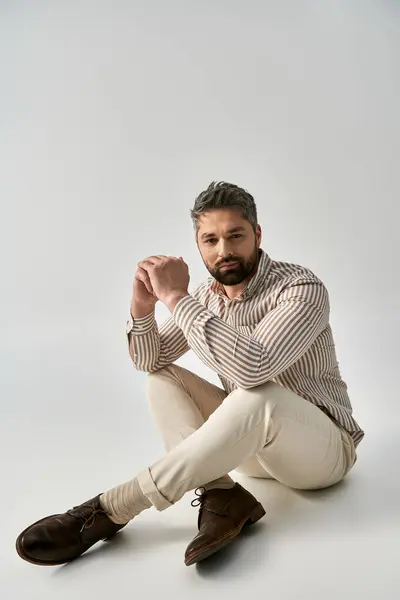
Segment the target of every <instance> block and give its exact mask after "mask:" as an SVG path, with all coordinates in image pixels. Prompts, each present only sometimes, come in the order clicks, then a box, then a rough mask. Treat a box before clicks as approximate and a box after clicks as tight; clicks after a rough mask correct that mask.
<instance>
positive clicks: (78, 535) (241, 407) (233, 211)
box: [16, 182, 364, 565]
mask: <svg viewBox="0 0 400 600" xmlns="http://www.w3.org/2000/svg"><path fill="white" fill-rule="evenodd" d="M191 216H192V219H193V223H194V227H195V233H196V242H197V246H198V249H199V251H200V254H201V257H202V259H203V262H204V264H205V266H206V268H207V269H208V271H209V273H210V274H211V277H209V278H208V279H207V280H206V281H205V282H203V283H202V284H200V285H199V286H198V287H197V288H196V289H195V290H194V292H193V293H192V294H189V292H188V286H189V271H188V266H187V265H186V263H185V262H184V261H183V259H182V258H181V257H180V258H176V257H170V256H150V257H148V258H147V259H146V260H143V261H141V262H140V263H138V266H137V270H136V273H135V278H134V285H133V297H132V303H131V317H132V318H131V319H130V320H129V321H128V328H127V334H128V343H129V353H130V356H131V359H132V361H133V363H134V365H135V367H136V369H138V370H140V371H145V372H147V373H148V377H147V388H146V390H147V396H148V401H149V403H150V408H151V412H152V414H153V416H154V419H155V421H156V424H157V425H158V427H159V429H160V431H161V435H162V438H163V441H164V445H165V448H166V454H165V456H164V457H162V458H160V460H158V461H156V462H155V463H154V464H152V465H151V466H149V467H147V468H145V469H144V470H143V471H141V472H140V473H138V475H137V477H135V478H134V479H132V480H130V481H127V482H126V483H123V484H122V485H119V486H117V487H115V488H112V489H111V490H108V491H106V492H105V493H103V494H99V495H97V496H96V497H94V498H92V499H91V500H89V501H87V502H85V503H83V504H81V505H80V506H77V507H75V508H73V509H70V510H68V511H67V512H66V513H63V514H58V515H53V516H50V517H46V518H45V519H42V520H40V521H38V522H37V523H34V524H33V525H31V526H30V527H28V528H27V529H25V531H23V532H22V533H21V534H20V535H19V537H18V539H17V543H16V547H17V551H18V554H19V555H20V556H21V557H22V558H23V559H25V560H27V561H29V562H31V563H34V564H38V565H58V564H62V563H65V562H68V561H70V560H72V559H74V558H76V557H77V556H79V555H81V554H82V553H83V552H85V551H86V550H87V549H88V548H90V547H91V546H92V545H93V544H95V543H96V542H98V541H99V540H102V539H106V538H109V537H111V536H113V535H114V534H115V533H117V531H119V530H120V529H122V528H123V527H124V526H125V525H126V524H127V523H128V522H129V521H130V520H132V519H133V518H135V517H136V516H138V515H139V514H140V513H141V512H142V511H144V510H146V509H148V508H150V507H152V506H154V507H155V508H156V509H157V510H159V511H162V510H165V509H166V508H168V507H169V506H171V505H173V504H175V503H176V502H178V500H179V499H180V498H182V496H183V495H184V494H185V493H186V492H188V491H190V490H196V494H197V495H198V499H197V500H198V504H199V506H200V511H199V516H198V529H199V532H198V534H197V535H196V537H195V538H194V539H193V541H192V542H191V543H190V544H189V546H188V548H187V550H186V554H185V563H186V564H187V565H191V564H193V563H195V562H198V561H200V560H202V559H204V558H206V557H207V556H210V555H211V554H213V553H214V552H216V551H218V550H219V549H220V548H222V547H223V546H225V545H226V544H227V543H229V542H230V541H231V540H233V539H234V538H235V537H237V536H238V535H239V534H240V532H241V530H242V529H243V527H244V526H246V525H248V524H251V523H255V522H256V521H258V520H259V519H261V518H262V517H263V516H264V514H265V511H264V509H263V507H262V505H261V504H260V503H259V502H258V501H257V499H256V498H254V496H252V495H251V494H250V493H249V492H248V491H246V490H245V489H244V488H243V487H242V486H240V485H239V484H238V483H235V482H234V481H233V480H232V479H231V477H230V476H229V473H230V472H231V471H233V470H237V471H238V472H240V473H244V474H247V475H249V476H252V477H260V478H274V479H276V480H278V481H280V482H281V483H283V484H285V485H287V486H290V487H293V488H297V489H304V490H311V489H317V488H323V487H327V486H331V485H334V484H335V483H337V482H339V481H340V480H342V479H343V477H345V475H346V474H347V473H348V472H349V471H350V469H351V468H352V466H353V465H354V463H355V461H356V458H357V456H356V448H357V446H358V444H359V443H360V441H361V439H362V438H363V435H364V433H363V431H362V430H361V428H360V427H359V425H358V424H357V422H356V421H355V420H354V418H353V416H352V406H351V403H350V400H349V397H348V394H347V387H346V384H345V383H344V381H343V379H342V378H341V374H340V371H339V367H338V362H337V359H336V352H335V346H334V341H333V337H332V330H331V327H330V324H329V298H328V292H327V290H326V288H325V286H324V284H323V283H322V281H321V280H320V279H318V277H316V276H315V275H314V274H313V273H312V272H311V271H310V270H309V269H307V268H304V267H301V266H299V265H296V264H291V263H285V262H277V261H273V260H271V258H270V257H269V256H268V255H267V254H266V252H265V251H264V250H263V249H262V248H261V228H260V226H259V224H258V223H257V211H256V205H255V203H254V199H253V197H252V196H251V195H250V194H249V193H248V192H247V191H245V190H243V189H241V188H239V187H237V186H236V185H233V184H229V183H224V182H220V183H215V182H213V183H212V184H211V185H210V186H209V187H208V188H207V190H205V191H204V192H202V193H201V194H200V195H199V196H198V198H197V199H196V202H195V205H194V208H193V210H192V211H191ZM158 300H159V301H161V302H163V303H164V304H165V305H166V306H167V307H168V308H169V310H170V311H171V316H170V317H169V319H167V321H166V322H165V323H163V324H162V325H161V327H160V329H158V326H157V324H156V322H155V318H154V307H155V304H156V302H157V301H158ZM189 349H192V350H193V351H194V352H195V354H196V355H197V356H198V357H199V358H200V359H201V360H202V361H203V362H204V363H205V364H206V365H208V366H209V367H210V368H211V369H213V370H214V371H216V372H217V373H218V376H219V378H220V380H221V382H222V385H223V388H220V387H218V386H215V385H213V384H211V383H209V382H208V381H206V380H204V379H202V378H200V377H198V376H197V375H195V374H194V373H192V372H190V371H188V370H186V369H184V368H182V367H179V366H178V365H175V364H174V363H175V361H176V360H177V359H178V358H179V357H180V356H182V355H183V354H184V353H185V352H186V351H188V350H189ZM192 504H193V503H192Z"/></svg>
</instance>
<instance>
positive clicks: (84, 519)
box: [67, 504, 107, 533]
mask: <svg viewBox="0 0 400 600" xmlns="http://www.w3.org/2000/svg"><path fill="white" fill-rule="evenodd" d="M67 512H68V513H69V514H70V515H72V516H73V517H75V518H76V519H79V520H80V521H81V523H82V527H81V529H80V533H82V531H83V530H84V529H89V527H92V525H94V524H95V522H96V518H97V516H98V515H105V514H107V513H106V512H105V511H104V510H103V509H102V508H96V506H95V505H94V504H87V505H86V506H74V508H73V509H72V510H68V511H67Z"/></svg>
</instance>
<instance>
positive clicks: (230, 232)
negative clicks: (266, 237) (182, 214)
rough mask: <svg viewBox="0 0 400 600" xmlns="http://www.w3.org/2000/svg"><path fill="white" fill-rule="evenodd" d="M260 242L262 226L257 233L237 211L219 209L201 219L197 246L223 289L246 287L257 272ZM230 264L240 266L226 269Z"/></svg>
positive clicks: (205, 214) (208, 212) (206, 213)
mask: <svg viewBox="0 0 400 600" xmlns="http://www.w3.org/2000/svg"><path fill="white" fill-rule="evenodd" d="M260 243H261V228H260V226H259V225H257V230H256V233H254V231H253V228H252V226H251V225H250V223H249V222H248V221H246V220H245V219H243V218H242V217H241V214H240V212H238V211H237V210H232V209H222V208H218V209H213V210H209V211H207V212H205V213H203V214H202V215H201V217H200V221H199V230H198V232H197V245H198V247H199V250H200V254H201V257H202V259H203V262H204V264H205V266H206V268H207V270H208V271H209V273H210V274H211V275H212V276H213V277H214V278H215V279H216V280H217V281H219V282H220V283H222V285H224V286H227V287H228V286H232V287H236V289H240V288H241V287H245V285H246V284H247V281H248V280H249V279H250V277H251V276H252V275H254V273H255V272H256V271H257V266H258V249H259V247H260ZM229 262H235V263H237V264H235V265H234V266H232V267H231V268H225V269H223V266H224V265H226V264H227V263H229Z"/></svg>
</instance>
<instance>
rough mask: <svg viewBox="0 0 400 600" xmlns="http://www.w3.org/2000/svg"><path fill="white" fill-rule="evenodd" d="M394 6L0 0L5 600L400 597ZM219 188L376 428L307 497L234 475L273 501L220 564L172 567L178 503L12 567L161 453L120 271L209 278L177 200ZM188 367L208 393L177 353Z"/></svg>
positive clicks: (194, 363)
mask: <svg viewBox="0 0 400 600" xmlns="http://www.w3.org/2000/svg"><path fill="white" fill-rule="evenodd" d="M399 12H400V5H399V3H398V2H393V1H389V0H387V1H377V2H370V1H358V2H356V1H353V2H352V1H348V2H345V1H340V0H335V1H333V0H326V1H320V2H318V1H316V0H315V1H311V0H310V1H297V2H296V1H294V0H293V1H288V0H283V1H280V2H277V1H276V2H273V1H265V2H261V1H258V2H256V1H254V0H252V1H247V2H238V1H236V0H234V1H230V2H228V1H227V0H224V1H222V0H219V1H215V2H211V1H209V0H208V1H202V2H194V1H186V2H183V1H177V0H171V1H169V2H162V1H161V0H158V1H148V2H128V1H122V0H117V1H114V2H111V1H105V0H104V1H97V2H95V1H94V0H92V1H90V0H80V1H77V0H71V1H69V2H49V1H48V2H45V1H37V2H27V1H26V2H24V1H19V2H18V1H17V2H2V3H1V4H0V50H1V52H0V55H1V58H0V65H1V76H0V77H1V78H0V85H1V94H0V202H1V219H0V236H1V237H0V244H1V246H0V250H1V252H0V264H1V279H0V285H1V311H0V327H1V346H0V353H1V354H0V358H1V363H0V364H1V367H0V368H1V373H0V375H1V377H0V386H1V387H0V394H1V396H0V402H1V433H0V444H1V447H0V451H1V482H2V493H1V495H0V498H1V500H0V501H1V509H2V510H1V514H2V521H3V526H2V535H1V543H0V553H1V563H0V564H1V566H0V571H1V596H2V598H4V599H7V600H9V599H10V600H11V599H14V598H21V597H22V596H24V597H27V598H29V599H32V600H33V599H36V598H41V599H43V598H50V597H51V598H54V597H56V598H71V597H72V595H75V597H84V595H86V597H89V598H95V597H96V598H99V599H100V598H109V597H110V595H111V594H113V593H120V594H125V593H134V594H137V593H139V592H140V593H145V594H146V595H147V596H150V597H156V596H159V595H160V594H161V593H165V590H166V589H171V591H172V590H174V593H175V595H178V596H180V595H182V596H183V595H186V594H190V596H191V597H193V596H194V597H197V596H199V597H200V596H201V597H203V596H204V593H207V594H208V595H211V596H212V597H213V595H217V594H220V593H226V592H227V591H228V590H229V591H230V593H231V595H234V596H235V597H236V594H237V597H239V595H240V596H241V595H242V594H243V590H249V589H251V590H252V591H253V592H254V593H255V592H256V591H258V592H259V593H260V594H263V595H264V594H265V593H268V595H271V594H273V595H274V597H275V598H282V599H283V598H292V597H294V595H295V597H296V598H298V599H302V598H312V597H314V595H315V597H317V596H318V597H320V595H321V594H323V595H324V597H325V598H337V594H338V593H339V592H338V588H337V587H336V586H339V587H340V588H341V592H340V594H341V597H343V598H350V597H352V596H353V595H354V594H360V595H363V596H364V597H368V598H375V597H376V595H377V594H381V596H382V598H397V597H398V586H399V584H400V579H399V574H398V570H397V568H395V554H396V552H397V554H398V551H399V549H400V547H399V542H398V539H399V535H398V534H399V532H400V531H399V530H400V527H399V525H400V519H399V514H398V505H399V484H398V474H397V472H398V451H399V443H398V435H399V430H400V427H399V408H398V396H399V393H398V382H397V374H398V370H399V366H398V365H399V351H398V334H399V317H398V314H399V277H398V273H399V271H398V261H399V253H398V217H399V210H398V206H397V202H398V197H399V191H400V189H399V187H400V186H399V179H398V162H399V133H400V132H399V118H398V106H399V87H400V86H399V75H398V74H399V56H400V55H399V46H400V43H399V29H400V20H399ZM212 180H227V181H231V182H233V183H236V184H238V185H240V186H243V187H245V188H246V189H248V190H249V191H250V192H251V193H252V194H253V196H254V197H255V200H256V203H257V208H258V216H259V223H260V225H261V227H262V231H263V238H262V247H263V248H264V249H265V251H266V252H267V253H268V254H269V255H270V256H271V257H272V258H274V259H276V260H288V261H290V262H296V263H299V264H304V265H306V266H308V267H310V268H311V269H313V270H314V271H315V272H316V273H317V275H318V276H319V277H321V278H322V279H323V280H324V281H325V283H326V285H327V287H328V289H329V292H330V297H331V310H332V312H331V323H332V327H333V331H334V335H335V340H336V344H337V351H338V357H339V362H340V367H341V370H342V374H343V376H344V378H345V380H346V381H347V383H348V386H349V392H350V396H351V399H352V401H353V406H354V414H355V416H356V418H357V419H358V420H359V422H360V424H361V425H362V426H363V427H364V428H365V430H366V438H365V440H364V441H363V442H362V444H361V445H360V447H359V460H358V464H357V465H356V468H355V469H354V472H353V473H352V475H351V477H350V478H349V481H348V482H346V484H345V485H344V486H342V487H340V486H339V488H337V489H335V490H330V491H326V492H321V493H317V494H316V495H314V496H312V495H308V494H305V493H298V492H294V491H293V490H287V489H285V488H283V486H280V484H278V483H276V482H259V481H255V480H244V481H245V483H244V485H246V486H247V487H248V489H250V490H252V491H253V492H254V493H256V494H258V496H259V497H260V499H261V500H262V501H263V503H264V504H265V506H266V507H267V518H266V519H265V520H264V521H263V525H261V524H260V528H259V531H262V534H260V535H256V534H254V535H253V534H251V535H250V534H249V535H248V536H247V538H248V539H245V540H244V541H243V544H242V545H240V546H235V547H234V548H233V549H231V550H230V552H228V553H227V555H226V556H224V557H222V558H218V559H217V560H216V562H214V563H213V564H212V565H211V566H210V565H208V566H203V567H202V568H200V569H196V568H191V569H186V567H184V565H183V553H184V550H185V547H186V544H187V543H188V542H189V541H190V539H191V538H192V537H193V535H194V534H195V533H196V531H195V522H196V518H197V514H196V510H195V509H193V508H191V507H190V502H189V501H190V499H191V498H189V497H188V498H186V497H185V499H183V500H182V502H181V503H179V505H177V506H175V507H173V508H172V509H170V510H168V511H166V512H164V513H160V514H158V513H155V512H154V513H153V511H148V512H147V513H145V514H143V515H142V516H141V517H140V519H137V521H135V522H134V523H133V524H132V526H131V527H130V528H129V529H127V530H126V532H125V533H124V535H122V534H120V536H118V538H119V539H118V540H116V541H115V543H113V544H112V545H111V544H108V545H107V544H102V545H101V546H99V547H98V548H96V549H95V550H94V551H93V552H90V553H88V554H87V555H86V556H85V557H84V558H82V559H81V560H80V561H77V562H76V563H73V564H71V565H69V566H67V567H63V568H60V569H41V568H39V567H34V566H31V565H28V564H27V563H23V562H22V561H21V560H20V559H19V557H18V556H17V555H16V553H15V551H14V540H15V538H16V536H17V535H18V533H19V532H20V530H22V529H23V528H25V527H26V526H27V525H29V524H30V523H31V522H32V521H34V520H37V519H39V518H41V517H43V516H45V515H47V514H52V513H54V512H57V511H60V512H63V511H64V510H66V509H67V508H70V506H72V505H76V504H78V503H80V502H83V501H84V500H87V499H89V498H91V497H93V496H94V495H96V494H98V493H100V492H101V491H103V490H105V489H107V488H109V487H111V486H112V485H115V484H118V483H121V482H122V481H125V480H126V479H129V478H130V477H132V476H134V475H135V473H136V472H137V470H138V469H141V468H142V467H144V466H145V465H147V464H149V463H150V462H151V461H153V460H155V459H156V458H158V457H159V456H160V453H161V452H162V446H161V443H160V440H159V439H158V436H157V433H156V432H155V430H154V428H153V425H152V423H151V420H150V416H149V414H148V410H147V406H146V401H145V396H144V381H145V376H144V374H143V373H139V372H137V371H136V370H135V369H134V367H133V365H132V363H131V362H130V358H129V354H128V347H127V341H126V337H125V322H126V320H127V318H128V314H129V304H130V299H131V290H132V281H133V274H134V271H135V269H136V264H137V262H138V261H139V260H141V259H143V258H145V257H146V256H148V255H150V254H170V255H178V256H179V255H182V256H183V257H184V259H185V261H186V262H187V263H188V264H189V267H190V275H191V281H190V289H193V288H194V286H195V285H197V283H199V282H200V281H202V280H203V279H204V278H205V277H206V276H207V275H208V272H207V271H206V269H205V267H204V265H203V263H202V260H201V258H200V256H199V254H198V250H197V247H196V245H195V240H194V235H193V231H192V223H191V220H190V215H189V210H190V208H192V206H193V202H194V199H195V196H196V195H197V194H198V193H199V192H200V191H201V190H203V189H204V188H205V187H206V186H207V185H208V184H209V183H210V181H212ZM156 314H157V319H158V321H159V322H162V320H164V319H165V318H167V317H168V316H169V311H168V309H166V307H164V306H162V305H160V304H158V305H157V312H156ZM179 363H180V364H182V365H183V366H186V367H187V368H190V369H192V370H195V371H196V372H197V373H198V374H200V375H202V376H204V377H207V378H208V379H209V380H211V381H213V382H214V383H218V378H217V376H216V374H215V373H213V372H211V371H210V370H209V369H208V368H206V367H205V366H204V365H202V364H201V362H200V361H199V360H198V359H197V357H196V356H195V355H194V354H193V353H192V352H189V353H188V354H187V355H185V356H184V357H182V359H180V360H179ZM237 479H238V480H240V478H239V477H237ZM189 496H190V495H189ZM333 563H335V565H336V566H335V567H334V566H333ZM232 583H234V589H232ZM383 584H385V586H386V588H387V589H386V591H385V592H384V593H383V595H382V586H383ZM171 586H174V587H173V588H172V587H171ZM396 586H397V587H396ZM343 590H344V591H343Z"/></svg>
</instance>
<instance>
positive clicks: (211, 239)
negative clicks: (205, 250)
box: [204, 233, 243, 244]
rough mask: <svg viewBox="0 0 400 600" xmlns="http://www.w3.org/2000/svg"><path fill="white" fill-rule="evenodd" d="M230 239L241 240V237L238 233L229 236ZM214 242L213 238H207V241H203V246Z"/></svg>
mask: <svg viewBox="0 0 400 600" xmlns="http://www.w3.org/2000/svg"><path fill="white" fill-rule="evenodd" d="M231 237H234V238H241V237H243V236H242V235H241V234H240V233H234V234H233V235H231ZM214 242H215V238H208V240H205V242H204V243H205V244H209V243H214Z"/></svg>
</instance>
